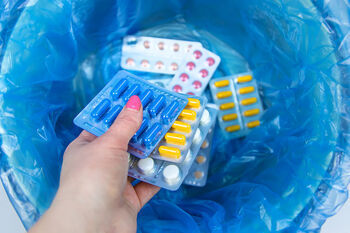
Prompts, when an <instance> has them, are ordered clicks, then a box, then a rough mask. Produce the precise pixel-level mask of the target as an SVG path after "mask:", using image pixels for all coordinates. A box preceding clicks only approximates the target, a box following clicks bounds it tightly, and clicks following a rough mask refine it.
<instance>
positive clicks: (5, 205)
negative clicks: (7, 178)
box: [0, 184, 25, 233]
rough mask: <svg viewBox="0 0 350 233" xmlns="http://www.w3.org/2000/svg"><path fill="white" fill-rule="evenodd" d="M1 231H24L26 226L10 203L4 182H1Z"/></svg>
mask: <svg viewBox="0 0 350 233" xmlns="http://www.w3.org/2000/svg"><path fill="white" fill-rule="evenodd" d="M0 232H4V233H5V232H6V233H24V232H25V230H24V227H23V225H22V223H21V221H20V220H19V218H18V216H17V213H16V212H15V210H14V209H13V207H12V205H11V204H10V201H9V199H8V198H7V194H6V192H5V190H4V187H3V186H2V184H0Z"/></svg>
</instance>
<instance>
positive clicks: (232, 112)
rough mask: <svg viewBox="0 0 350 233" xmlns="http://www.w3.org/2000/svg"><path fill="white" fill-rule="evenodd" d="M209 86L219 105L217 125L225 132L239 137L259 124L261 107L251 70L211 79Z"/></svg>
mask: <svg viewBox="0 0 350 233" xmlns="http://www.w3.org/2000/svg"><path fill="white" fill-rule="evenodd" d="M210 90H211V93H212V96H213V99H214V102H215V103H216V104H217V105H218V107H219V109H220V112H219V117H218V118H219V125H220V128H221V129H222V130H223V131H224V132H225V134H224V135H225V136H227V137H228V138H239V137H243V136H246V135H247V134H248V133H249V132H250V131H251V130H252V129H253V128H255V127H257V126H259V125H260V117H261V115H262V113H263V107H262V103H261V99H260V96H259V93H258V86H257V84H256V81H255V80H254V79H253V75H252V73H243V74H238V75H233V76H227V77H222V78H217V79H214V80H212V81H211V82H210Z"/></svg>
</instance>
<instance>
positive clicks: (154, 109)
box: [148, 95, 166, 117]
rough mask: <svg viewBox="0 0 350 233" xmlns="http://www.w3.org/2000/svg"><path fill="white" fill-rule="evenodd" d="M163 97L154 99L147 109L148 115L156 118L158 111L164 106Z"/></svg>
mask: <svg viewBox="0 0 350 233" xmlns="http://www.w3.org/2000/svg"><path fill="white" fill-rule="evenodd" d="M165 104H166V103H165V96H164V95H159V96H158V97H157V99H155V100H154V101H153V102H152V103H151V105H150V106H149V108H148V111H149V114H151V116H152V117H156V116H157V115H158V113H160V111H162V109H163V108H164V106H165Z"/></svg>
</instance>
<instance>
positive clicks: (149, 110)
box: [74, 71, 187, 158]
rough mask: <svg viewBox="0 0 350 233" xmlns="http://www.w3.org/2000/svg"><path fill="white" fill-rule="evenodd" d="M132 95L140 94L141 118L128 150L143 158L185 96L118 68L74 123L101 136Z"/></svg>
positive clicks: (183, 105) (176, 113)
mask: <svg viewBox="0 0 350 233" xmlns="http://www.w3.org/2000/svg"><path fill="white" fill-rule="evenodd" d="M133 95H137V96H139V97H140V100H141V103H142V106H143V121H142V124H141V126H140V129H139V130H138V131H137V132H136V134H135V135H134V136H133V138H132V139H131V140H130V143H129V148H128V152H129V153H130V154H132V155H134V156H137V157H139V158H145V157H147V156H148V155H149V154H150V153H151V152H152V151H153V150H154V148H155V147H156V146H157V144H158V143H159V141H160V140H161V139H162V138H163V136H164V135H165V134H166V132H167V131H168V130H169V129H170V127H171V126H172V124H173V123H174V121H175V120H176V119H177V117H178V116H179V115H180V113H181V112H182V110H183V109H184V107H185V106H186V105H187V98H186V97H185V96H183V95H179V94H176V93H172V92H170V91H168V90H165V89H163V88H160V87H158V86H156V85H153V84H151V83H149V82H147V81H145V80H142V79H140V78H138V77H137V76H135V75H133V74H130V73H128V72H126V71H120V72H118V73H117V74H116V75H115V76H114V78H113V79H112V80H111V81H110V82H109V83H108V84H107V85H106V86H105V87H104V88H103V89H102V90H101V91H100V93H98V94H97V95H96V97H95V98H94V99H93V100H92V101H91V102H90V103H89V104H88V105H87V106H86V107H85V108H84V109H83V110H82V111H81V112H80V113H79V114H78V116H77V117H76V118H75V119H74V123H75V124H76V125H77V126H79V127H81V128H83V129H85V130H87V131H89V132H90V133H92V134H94V135H96V136H100V135H102V134H103V133H105V132H106V131H107V130H108V128H109V127H110V126H111V124H112V123H113V122H114V120H115V119H116V118H117V116H118V115H119V113H120V112H121V111H122V109H123V108H124V105H125V104H126V103H127V102H128V100H129V98H130V97H131V96H133Z"/></svg>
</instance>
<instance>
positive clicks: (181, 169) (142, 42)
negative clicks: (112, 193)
mask: <svg viewBox="0 0 350 233" xmlns="http://www.w3.org/2000/svg"><path fill="white" fill-rule="evenodd" d="M219 64H220V57H219V56H217V55H216V54H214V53H212V52H210V51H209V50H207V49H205V48H203V46H202V44H201V43H199V42H192V41H181V40H172V39H163V38H152V37H135V36H128V37H125V38H124V40H123V47H122V58H121V67H123V68H124V69H127V70H133V71H138V72H139V71H141V72H153V73H161V74H167V75H173V77H172V78H171V79H159V80H151V82H149V81H146V80H143V79H141V78H139V77H137V76H136V75H134V74H131V73H128V72H126V71H120V72H118V73H117V74H116V75H115V76H114V78H113V79H112V80H111V81H110V82H109V83H108V84H107V85H106V86H105V87H104V88H103V89H102V90H101V92H100V93H99V94H98V95H97V96H96V97H95V98H94V99H93V100H92V101H91V102H90V103H89V104H88V105H87V106H86V107H85V108H84V109H83V110H82V111H81V112H80V113H79V115H78V116H77V117H76V118H75V119H74V123H75V124H76V125H77V126H79V127H81V128H83V129H85V130H87V131H89V132H91V133H93V134H95V135H97V136H100V135H102V134H103V133H104V132H106V131H107V130H108V128H109V127H110V126H111V124H112V123H113V122H114V120H115V119H116V118H117V116H118V115H119V113H120V112H121V111H122V109H123V108H124V106H125V104H126V103H127V102H128V100H129V98H130V97H131V96H133V95H137V96H139V97H140V100H141V103H142V106H143V120H142V123H141V126H140V128H139V130H138V131H137V132H136V134H135V135H134V136H133V138H132V139H131V140H130V142H129V147H128V152H129V153H130V155H131V156H130V158H129V176H131V177H134V178H136V179H138V180H141V181H144V182H148V183H151V184H154V185H157V186H160V187H163V188H166V189H169V190H177V189H178V188H179V187H180V185H181V184H182V183H185V184H188V185H193V186H204V185H205V184H206V180H207V175H208V167H209V161H210V158H211V157H210V156H211V153H210V152H211V148H212V138H213V134H214V127H215V122H216V117H217V116H219V125H220V127H221V128H222V129H223V130H224V131H225V132H226V134H227V136H229V137H232V138H233V137H240V136H245V135H246V134H247V133H248V132H249V130H250V129H251V128H253V127H256V126H258V125H259V124H260V122H259V117H260V115H261V113H262V106H261V102H260V98H259V95H258V94H257V86H256V83H255V82H254V80H252V75H251V74H245V75H241V76H239V75H238V76H232V77H225V78H220V79H214V80H212V81H211V82H210V79H211V78H212V76H213V75H214V73H215V70H216V69H217V67H218V66H219ZM209 83H210V85H211V90H212V94H213V98H214V101H215V104H216V105H215V104H208V103H207V102H208V101H207V98H206V97H204V96H201V95H202V93H203V91H204V90H205V89H206V87H207V85H208V84H209ZM164 87H166V89H165V88H164Z"/></svg>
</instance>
